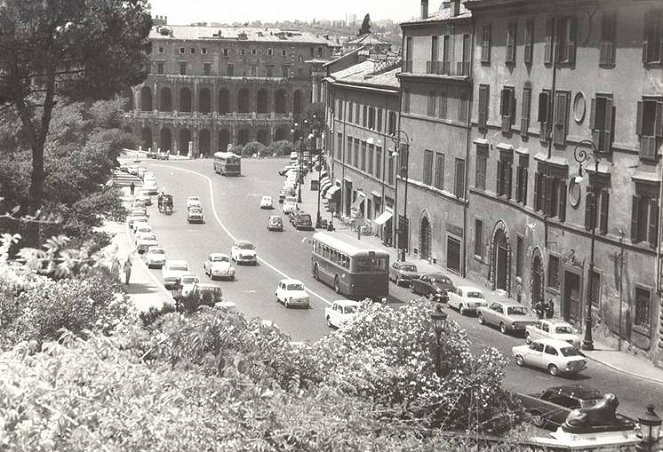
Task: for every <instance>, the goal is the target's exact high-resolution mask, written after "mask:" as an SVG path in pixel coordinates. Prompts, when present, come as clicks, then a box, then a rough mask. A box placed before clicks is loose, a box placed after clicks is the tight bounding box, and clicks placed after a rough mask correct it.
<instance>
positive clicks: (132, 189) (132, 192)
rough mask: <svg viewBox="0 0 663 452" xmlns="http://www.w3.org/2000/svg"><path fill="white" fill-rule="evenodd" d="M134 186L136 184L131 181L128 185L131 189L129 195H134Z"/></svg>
mask: <svg viewBox="0 0 663 452" xmlns="http://www.w3.org/2000/svg"><path fill="white" fill-rule="evenodd" d="M135 188H136V184H134V183H133V182H131V185H129V189H130V190H131V196H133V195H134V189H135Z"/></svg>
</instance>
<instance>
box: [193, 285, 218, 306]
mask: <svg viewBox="0 0 663 452" xmlns="http://www.w3.org/2000/svg"><path fill="white" fill-rule="evenodd" d="M190 297H191V298H193V299H194V300H196V301H197V302H198V305H205V306H214V305H216V304H217V303H221V302H223V291H222V290H221V287H219V286H217V285H214V284H206V283H197V284H195V285H194V286H193V289H192V290H191V295H190Z"/></svg>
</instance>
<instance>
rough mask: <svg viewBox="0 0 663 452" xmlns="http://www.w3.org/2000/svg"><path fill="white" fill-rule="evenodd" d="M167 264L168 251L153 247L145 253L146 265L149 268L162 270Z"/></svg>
mask: <svg viewBox="0 0 663 452" xmlns="http://www.w3.org/2000/svg"><path fill="white" fill-rule="evenodd" d="M165 263H166V250H164V249H163V248H159V247H158V246H153V247H151V248H150V249H149V250H147V253H145V265H147V268H154V267H156V268H161V267H163V266H164V264H165Z"/></svg>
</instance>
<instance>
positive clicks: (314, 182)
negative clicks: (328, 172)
mask: <svg viewBox="0 0 663 452" xmlns="http://www.w3.org/2000/svg"><path fill="white" fill-rule="evenodd" d="M319 187H320V181H319V180H317V179H311V191H318V188H319Z"/></svg>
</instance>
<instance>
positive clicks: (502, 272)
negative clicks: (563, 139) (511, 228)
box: [495, 236, 509, 290]
mask: <svg viewBox="0 0 663 452" xmlns="http://www.w3.org/2000/svg"><path fill="white" fill-rule="evenodd" d="M503 237H504V236H502V240H500V242H499V244H498V245H497V256H496V259H495V260H496V262H495V266H496V267H497V268H496V269H495V270H496V273H495V276H496V279H495V288H496V289H503V290H506V278H507V274H506V272H507V269H508V266H507V263H508V256H509V251H508V250H507V247H506V243H505V242H504V238H503Z"/></svg>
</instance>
